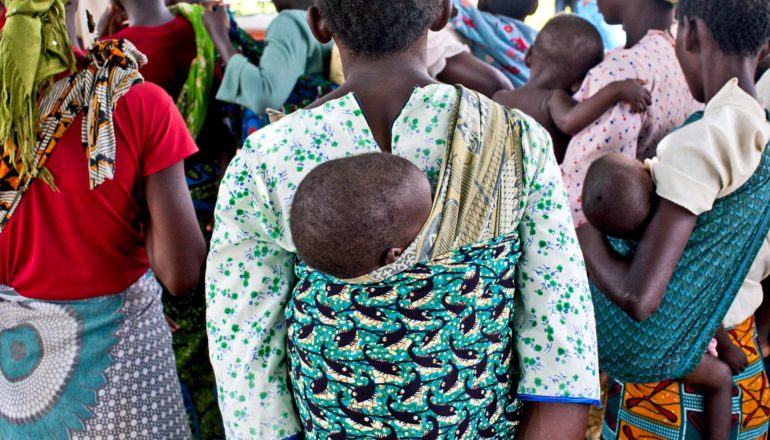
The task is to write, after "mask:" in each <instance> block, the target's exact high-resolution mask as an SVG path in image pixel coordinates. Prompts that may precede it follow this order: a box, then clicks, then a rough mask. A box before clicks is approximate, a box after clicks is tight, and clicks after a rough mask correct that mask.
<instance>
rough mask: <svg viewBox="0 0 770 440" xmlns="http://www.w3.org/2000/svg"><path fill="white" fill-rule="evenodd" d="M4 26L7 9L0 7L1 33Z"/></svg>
mask: <svg viewBox="0 0 770 440" xmlns="http://www.w3.org/2000/svg"><path fill="white" fill-rule="evenodd" d="M3 26H5V8H4V7H3V5H0V31H1V30H3Z"/></svg>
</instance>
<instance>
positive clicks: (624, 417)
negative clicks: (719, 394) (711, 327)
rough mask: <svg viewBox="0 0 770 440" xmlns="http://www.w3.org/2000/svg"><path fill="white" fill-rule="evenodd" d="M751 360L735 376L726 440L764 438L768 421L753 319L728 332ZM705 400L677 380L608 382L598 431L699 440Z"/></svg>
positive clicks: (630, 438)
mask: <svg viewBox="0 0 770 440" xmlns="http://www.w3.org/2000/svg"><path fill="white" fill-rule="evenodd" d="M728 334H729V335H730V339H731V340H732V342H733V343H734V344H736V345H737V346H739V347H740V348H741V349H742V350H743V352H744V353H745V354H746V356H748V358H749V366H748V367H747V368H746V369H745V370H744V371H743V372H742V373H741V374H739V375H737V376H735V377H733V382H734V384H735V386H734V387H733V404H732V428H731V430H730V436H729V439H730V440H755V439H766V438H767V429H768V421H769V420H770V387H768V383H767V374H766V372H765V366H764V362H763V361H762V357H761V356H760V351H759V346H758V345H757V343H756V339H755V335H756V332H755V325H754V318H753V317H751V318H749V319H747V320H746V321H745V322H743V323H742V324H740V325H738V326H736V327H734V328H732V329H731V330H729V331H728ZM705 425H706V423H705V421H704V418H703V396H702V395H700V394H699V393H698V389H697V388H696V387H692V386H688V385H685V384H683V383H681V382H678V381H676V380H665V381H662V382H658V383H649V384H632V383H619V382H615V381H613V380H610V385H609V398H608V400H607V407H606V412H605V417H604V426H603V427H602V439H604V440H634V439H644V440H669V439H679V440H701V439H703V438H704V437H703V432H704V429H703V428H704V426H705Z"/></svg>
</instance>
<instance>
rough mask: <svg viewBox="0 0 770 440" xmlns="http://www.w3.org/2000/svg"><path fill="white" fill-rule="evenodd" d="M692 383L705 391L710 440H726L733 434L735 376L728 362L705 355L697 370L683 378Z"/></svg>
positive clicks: (706, 417) (707, 433) (705, 413)
mask: <svg viewBox="0 0 770 440" xmlns="http://www.w3.org/2000/svg"><path fill="white" fill-rule="evenodd" d="M682 382H683V383H685V384H688V385H697V386H700V387H702V388H703V389H704V390H703V391H704V395H703V397H704V401H703V406H704V411H703V415H704V416H705V419H706V420H705V421H706V436H705V438H707V439H710V440H726V439H727V437H728V435H729V434H730V419H731V412H732V411H731V410H732V391H733V378H732V371H731V370H730V367H729V366H727V364H726V363H724V362H722V361H720V360H719V359H717V358H715V357H713V356H711V355H709V354H704V355H703V357H702V358H701V361H700V363H699V364H698V366H697V367H695V370H694V371H693V372H692V373H690V374H688V375H687V376H685V377H683V378H682Z"/></svg>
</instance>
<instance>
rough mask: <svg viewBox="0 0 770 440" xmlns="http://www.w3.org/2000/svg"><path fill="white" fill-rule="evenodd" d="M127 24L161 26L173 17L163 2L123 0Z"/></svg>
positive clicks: (154, 0)
mask: <svg viewBox="0 0 770 440" xmlns="http://www.w3.org/2000/svg"><path fill="white" fill-rule="evenodd" d="M123 7H124V8H125V10H126V15H128V24H129V26H144V27H152V26H162V25H164V24H166V23H168V22H170V21H171V20H173V19H174V14H172V13H171V12H170V11H169V10H168V8H167V7H166V5H165V3H164V2H162V1H157V0H149V1H132V2H125V3H124V5H123Z"/></svg>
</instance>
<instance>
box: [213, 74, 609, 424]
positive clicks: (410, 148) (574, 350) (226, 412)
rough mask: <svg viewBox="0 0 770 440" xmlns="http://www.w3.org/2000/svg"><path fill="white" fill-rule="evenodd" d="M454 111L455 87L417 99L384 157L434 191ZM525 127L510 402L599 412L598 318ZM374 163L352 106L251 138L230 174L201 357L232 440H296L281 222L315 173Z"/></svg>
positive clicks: (553, 185) (313, 113)
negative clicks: (582, 406) (337, 164)
mask: <svg viewBox="0 0 770 440" xmlns="http://www.w3.org/2000/svg"><path fill="white" fill-rule="evenodd" d="M457 103H458V91H457V89H455V88H454V87H453V86H448V85H431V86H427V87H423V88H416V89H415V90H414V92H413V94H412V96H411V97H410V99H409V101H408V102H407V104H406V105H405V106H404V109H403V110H402V112H401V114H400V115H399V117H398V118H397V119H396V121H395V123H394V125H393V127H392V153H393V154H396V155H399V156H401V157H404V158H406V159H409V160H410V161H412V162H413V163H414V164H415V165H417V166H418V167H419V168H420V169H422V170H423V172H424V173H425V174H426V175H427V176H428V178H429V180H430V181H431V185H432V186H433V189H434V190H435V188H436V184H437V180H438V176H439V172H440V169H441V164H442V161H443V160H444V154H445V151H446V146H447V137H448V133H449V131H450V127H451V124H452V116H453V114H454V112H455V109H456V106H457ZM521 117H522V119H523V129H522V142H521V143H522V146H523V147H522V148H523V154H524V174H525V176H524V182H525V185H526V186H527V188H526V189H525V194H526V195H527V196H526V208H525V210H524V214H523V218H522V221H521V224H520V225H519V229H518V234H519V240H520V246H521V259H520V260H519V262H518V266H517V275H516V281H517V283H518V288H519V297H518V298H517V305H516V308H515V309H516V316H515V319H514V321H515V327H514V330H515V331H514V334H515V336H514V338H515V347H514V348H515V350H514V351H515V353H516V359H517V360H518V363H519V366H518V370H519V376H520V377H519V378H518V384H517V387H516V394H517V397H518V398H519V399H520V400H522V401H528V400H529V401H549V402H573V403H587V404H595V403H597V402H598V399H599V377H598V359H597V355H596V333H595V326H594V321H593V306H592V302H591V297H590V293H589V290H588V288H587V281H586V275H585V265H584V262H583V258H582V255H581V253H580V250H579V247H578V243H577V239H576V237H575V233H574V227H573V225H572V221H571V217H570V212H569V205H568V202H567V195H566V192H565V190H564V186H563V183H562V181H561V175H560V171H559V168H558V165H557V164H556V160H555V159H554V157H553V153H552V148H551V141H550V138H549V137H548V134H547V133H546V132H545V131H544V130H543V129H542V127H540V126H539V125H537V124H536V123H535V122H534V121H532V120H531V119H529V118H527V117H526V116H523V115H521ZM477 129H479V130H483V129H484V127H483V122H482V126H479V127H477ZM377 151H379V147H378V146H377V144H376V142H375V140H374V137H373V135H372V133H371V130H370V129H369V127H368V125H367V122H366V119H365V117H364V114H363V112H362V110H361V108H360V107H359V105H358V103H357V100H356V98H355V96H354V95H352V94H348V95H346V96H344V97H342V98H339V99H336V100H333V101H329V102H327V103H325V104H323V105H322V106H320V107H318V108H314V109H310V110H301V111H299V112H297V113H294V114H292V115H291V116H289V117H286V118H284V119H282V120H281V121H279V122H278V123H276V124H272V125H270V126H268V127H266V128H265V129H263V130H260V131H259V132H257V133H255V134H254V135H253V136H251V137H250V138H249V139H248V140H247V141H246V143H245V145H244V148H243V150H242V151H241V152H240V153H239V155H238V156H237V157H236V158H235V159H234V160H233V162H232V163H231V165H230V167H229V168H228V171H227V174H226V176H225V179H224V181H223V183H222V186H221V189H220V194H219V200H218V206H217V210H216V227H215V231H214V236H213V239H212V243H211V252H210V254H209V260H208V269H207V277H206V279H207V282H206V283H207V302H208V311H207V315H208V320H207V329H208V333H209V348H210V356H211V361H212V364H213V365H214V370H215V372H216V375H217V382H218V392H219V400H220V407H221V409H222V412H223V418H224V421H225V429H226V433H227V435H228V438H236V439H240V438H264V439H278V438H286V437H289V436H292V435H294V434H297V433H299V432H300V431H301V430H302V428H301V423H300V421H299V418H298V416H297V414H295V411H294V406H293V402H292V395H291V388H290V386H289V385H288V383H287V379H288V368H287V362H286V330H287V327H286V316H285V308H286V305H287V303H288V301H289V300H290V297H291V291H292V289H293V288H294V284H295V278H294V265H295V254H294V252H295V249H294V245H293V243H292V240H291V235H290V232H289V218H288V213H289V211H290V207H291V202H292V199H293V197H294V193H295V191H296V189H297V186H298V185H299V183H300V182H301V181H302V179H303V178H304V177H305V176H306V175H307V173H309V172H310V170H311V169H312V168H313V167H315V166H317V165H318V164H320V163H323V162H325V161H328V160H332V159H336V158H341V157H346V156H351V155H356V154H362V153H369V152H377Z"/></svg>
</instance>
